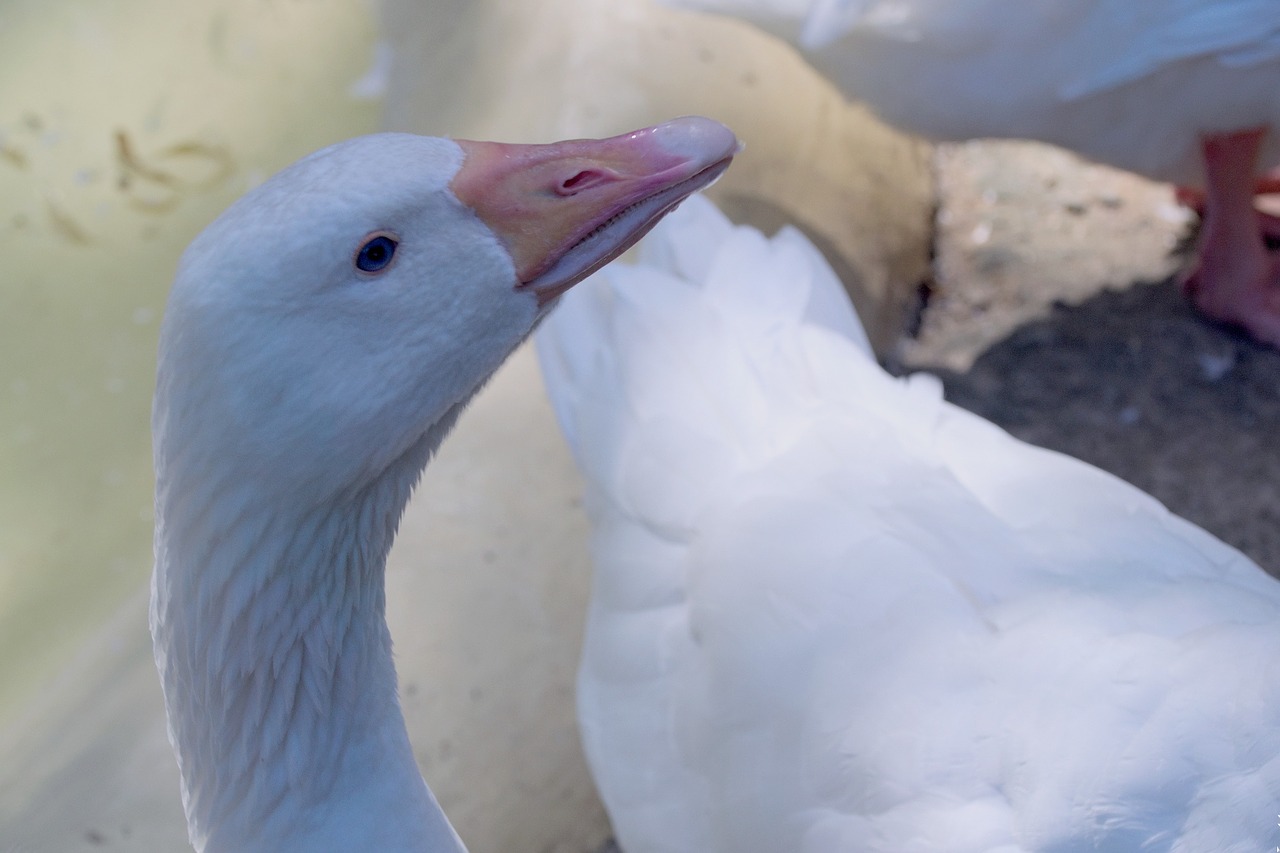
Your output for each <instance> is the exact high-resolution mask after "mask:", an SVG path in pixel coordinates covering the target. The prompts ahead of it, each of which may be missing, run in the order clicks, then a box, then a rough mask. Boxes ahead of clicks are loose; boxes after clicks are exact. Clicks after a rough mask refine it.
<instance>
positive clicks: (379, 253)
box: [356, 234, 397, 272]
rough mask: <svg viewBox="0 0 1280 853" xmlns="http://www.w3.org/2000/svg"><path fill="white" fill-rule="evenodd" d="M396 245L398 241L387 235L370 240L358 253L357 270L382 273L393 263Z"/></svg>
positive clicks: (379, 235)
mask: <svg viewBox="0 0 1280 853" xmlns="http://www.w3.org/2000/svg"><path fill="white" fill-rule="evenodd" d="M396 245H397V243H396V241H395V240H394V239H392V238H391V237H388V236H387V235H386V234H378V235H377V236H374V237H371V238H369V239H368V240H366V241H365V244H364V245H363V246H361V247H360V251H359V252H357V253H356V268H357V269H359V270H361V271H363V272H381V271H382V270H384V269H386V267H387V264H389V263H391V258H392V256H394V255H395V253H396Z"/></svg>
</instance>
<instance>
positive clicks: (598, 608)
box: [537, 198, 1280, 853]
mask: <svg viewBox="0 0 1280 853" xmlns="http://www.w3.org/2000/svg"><path fill="white" fill-rule="evenodd" d="M641 247H642V257H641V261H640V263H639V264H638V265H636V266H625V265H615V266H613V267H611V268H610V269H609V270H607V271H605V272H604V273H602V274H600V275H598V276H596V277H595V278H594V279H592V280H591V281H588V282H586V283H585V284H583V285H582V286H581V287H580V289H579V290H578V291H576V292H575V293H572V294H570V295H569V296H568V297H566V299H565V300H564V304H563V305H562V306H561V307H560V309H559V310H558V311H557V313H556V314H554V315H553V316H551V317H550V318H549V319H548V321H547V322H546V323H545V324H544V325H543V327H542V329H541V330H540V331H539V333H538V337H537V340H538V347H539V355H540V357H541V361H542V364H543V368H544V372H545V375H546V380H547V385H548V390H549V392H550V394H551V398H552V400H553V403H554V406H555V409H556V413H557V415H558V417H559V419H560V423H561V425H562V427H563V430H564V433H565V435H566V437H567V439H568V442H569V445H570V447H571V448H572V450H573V454H574V458H575V459H576V461H577V464H578V466H579V468H580V469H581V470H582V472H583V474H584V476H585V478H586V481H587V510H588V513H589V515H590V517H591V521H592V539H591V551H592V556H593V559H594V562H595V571H596V575H595V583H594V588H593V592H592V600H591V606H590V613H589V616H588V623H587V633H586V648H585V651H584V653H583V660H582V667H581V671H580V675H579V711H580V717H581V725H582V730H583V738H584V743H585V746H586V752H587V755H588V758H589V760H590V763H591V767H592V769H593V771H594V773H595V775H596V778H597V781H598V782H599V785H600V789H601V791H602V792H603V795H604V800H605V803H606V805H607V806H608V809H609V813H610V815H611V817H612V819H613V821H614V826H615V828H616V830H617V834H618V838H619V841H620V842H621V845H622V848H623V849H624V850H626V851H627V853H657V851H662V853H778V851H796V853H853V852H854V851H857V853H873V852H874V851H883V853H996V851H999V853H1031V851H1037V853H1068V852H1069V851H1072V852H1073V853H1074V851H1079V853H1084V851H1101V850H1105V851H1117V853H1118V851H1126V853H1130V852H1131V851H1136V850H1143V851H1168V853H1173V851H1178V853H1193V852H1194V853H1204V851H1210V850H1212V851H1215V853H1227V852H1228V851H1231V853H1245V852H1246V851H1248V853H1257V851H1261V850H1269V849H1273V848H1274V847H1275V846H1276V845H1277V844H1278V843H1280V828H1277V825H1276V823H1277V815H1280V583H1277V582H1276V581H1274V580H1273V579H1272V578H1270V577H1268V576H1267V575H1266V574H1265V573H1264V572H1263V571H1262V570H1261V569H1259V568H1258V567H1257V566H1256V565H1254V564H1253V563H1251V562H1250V561H1249V560H1248V559H1246V558H1245V557H1244V556H1242V555H1241V554H1240V553H1239V552H1237V551H1236V550H1234V549H1232V548H1230V547H1228V546H1227V545H1225V544H1223V543H1222V542H1220V541H1219V540H1217V539H1215V538H1214V537H1213V536H1211V535H1209V534H1208V533H1205V532H1204V531H1203V530H1200V529H1199V528H1197V527H1195V526H1193V525H1191V524H1189V523H1188V522H1186V521H1183V520H1182V519H1179V518H1177V517H1176V516H1173V515H1171V514H1170V513H1169V512H1168V511H1166V510H1165V509H1164V508H1163V507H1162V506H1161V505H1160V504H1158V503H1157V502H1156V501H1155V500H1154V499H1152V498H1151V497H1150V496H1148V495H1146V494H1144V493H1142V492H1140V491H1139V490H1137V489H1135V488H1133V487H1131V486H1129V485H1127V484H1126V483H1124V482H1122V481H1120V480H1118V479H1116V478H1114V477H1112V476H1110V475H1108V474H1106V473H1104V472H1102V471H1099V470H1097V469H1095V468H1093V467H1091V466H1089V465H1086V464H1084V463H1081V462H1079V461H1077V460H1075V459H1071V458H1069V457H1065V456H1062V455H1059V454H1056V453H1052V452H1049V451H1045V450H1041V449H1038V448H1035V447H1032V446H1030V445H1027V444H1024V443H1022V442H1020V441H1017V440H1015V439H1013V438H1012V437H1010V436H1009V435H1008V434H1006V433H1005V432H1003V431H1001V430H1000V429H998V428H997V427H995V426H993V425H992V424H990V423H988V422H986V421H983V420H982V419H980V418H978V417H976V416H974V415H972V414H970V413H968V412H965V411H963V410H960V409H958V408H956V407H954V406H952V405H950V404H948V403H946V402H945V401H944V400H943V399H942V396H941V393H940V387H939V384H938V383H937V382H936V381H935V380H934V379H933V378H932V377H928V376H916V377H913V378H911V379H908V380H900V379H895V378H893V377H891V376H889V375H887V374H886V373H885V372H884V371H883V370H882V369H881V368H880V367H879V366H878V365H877V364H876V363H875V361H874V359H873V357H872V355H871V352H870V349H869V347H868V346H867V343H866V339H865V337H864V336H863V334H862V331H861V328H860V327H859V325H858V320H857V318H856V316H855V315H854V314H853V311H852V309H851V307H850V306H849V304H848V301H847V300H846V298H845V296H844V293H843V291H842V289H841V288H840V285H839V282H838V281H837V280H836V279H835V276H834V274H833V273H832V272H831V270H830V268H828V267H827V266H826V264H825V262H824V261H823V259H822V258H821V256H820V255H819V254H818V253H817V251H816V250H815V249H814V248H813V247H812V246H811V245H810V244H808V243H807V242H806V241H805V240H804V238H803V237H802V236H801V235H800V234H799V233H798V232H796V231H794V230H789V229H784V230H783V231H782V232H781V233H780V234H779V235H778V236H777V237H775V238H774V239H772V240H767V239H765V238H764V237H763V236H761V235H760V234H759V233H758V232H755V231H753V230H750V229H747V228H735V227H733V226H732V225H730V224H729V223H728V222H727V221H726V220H725V219H724V218H723V217H722V216H721V215H720V214H719V212H718V211H716V210H715V209H714V207H713V206H712V205H711V204H710V203H709V202H707V201H705V200H703V199H700V198H694V199H691V200H690V201H689V202H688V203H686V205H685V207H683V208H682V209H681V210H680V211H677V212H676V213H675V214H674V215H673V216H672V217H671V218H670V219H669V220H668V221H667V222H666V223H664V224H663V225H662V226H660V228H659V230H658V231H655V232H654V234H653V235H651V236H650V238H649V239H648V240H647V241H645V242H644V243H642V244H641Z"/></svg>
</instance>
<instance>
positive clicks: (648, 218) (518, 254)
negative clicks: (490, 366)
mask: <svg viewBox="0 0 1280 853" xmlns="http://www.w3.org/2000/svg"><path fill="white" fill-rule="evenodd" d="M457 142H458V144H459V145H460V146H462V150H463V151H464V152H465V153H466V160H465V161H464V162H463V164H462V168H461V169H459V170H458V174H457V175H456V176H454V179H453V182H452V184H451V186H452V189H453V192H454V194H455V195H457V197H458V199H459V200H460V201H461V202H462V203H463V204H465V205H467V206H468V207H470V208H471V209H472V210H474V211H475V213H476V215H477V216H478V217H480V219H481V220H482V221H483V222H484V223H485V224H486V225H488V226H489V228H490V229H492V230H493V232H494V233H495V234H497V235H498V238H499V239H500V240H502V242H503V243H504V244H505V245H506V247H507V250H508V251H509V252H510V253H511V257H512V260H513V261H514V263H515V267H516V277H517V279H518V280H519V283H518V284H517V287H519V288H521V289H524V288H528V289H529V290H532V291H533V292H534V294H535V295H536V296H537V299H538V304H539V305H546V304H547V303H548V302H550V301H551V300H553V299H555V298H556V297H557V296H559V295H560V294H561V293H564V292H565V291H566V290H568V289H569V288H570V287H572V286H573V285H575V284H577V283H578V282H579V281H582V280H583V279H584V278H586V277H587V276H589V275H591V273H593V272H595V271H596V270H598V269H600V268H601V267H602V266H604V265H605V264H607V263H609V261H611V260H613V259H614V258H616V257H618V255H620V254H622V253H623V252H625V251H626V250H627V249H628V248H630V247H631V246H632V245H634V244H635V242H636V241H637V240H639V239H640V238H641V237H643V236H644V235H645V233H646V232H648V230H649V229H650V228H652V227H653V226H654V224H656V223H657V221H658V220H659V219H661V218H662V217H663V216H664V215H666V214H667V213H668V212H670V211H671V210H672V209H674V208H675V207H676V205H678V204H679V203H680V202H682V201H684V199H686V198H687V197H688V196H689V195H691V194H692V193H695V192H697V191H698V190H700V189H703V188H704V187H706V186H708V185H710V184H711V183H712V182H713V181H715V179H716V178H718V177H720V175H721V174H722V173H723V172H724V170H725V169H727V168H728V167H729V162H730V161H731V160H732V159H733V156H734V155H735V154H737V153H738V151H740V150H741V148H742V146H741V144H740V143H739V142H738V140H737V137H735V136H734V135H733V132H732V131H731V130H729V129H728V128H727V127H725V126H724V125H722V124H720V123H719V122H715V121H712V120H711V119H706V118H699V117H686V118H678V119H675V120H673V121H669V122H667V123H665V124H660V125H657V126H656V127H649V128H645V129H644V130H637V131H634V132H632V133H627V134H623V135H622V136H614V137H611V138H609V139H572V140H568V141H565V142H555V143H551V144H549V145H510V144H505V143H500V142H473V141H470V140H457Z"/></svg>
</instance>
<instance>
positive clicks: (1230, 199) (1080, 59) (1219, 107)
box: [664, 0, 1280, 346]
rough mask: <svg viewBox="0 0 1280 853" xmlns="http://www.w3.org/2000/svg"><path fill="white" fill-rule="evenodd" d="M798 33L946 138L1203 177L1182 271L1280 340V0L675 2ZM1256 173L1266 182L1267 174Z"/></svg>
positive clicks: (816, 56) (811, 52) (834, 66)
mask: <svg viewBox="0 0 1280 853" xmlns="http://www.w3.org/2000/svg"><path fill="white" fill-rule="evenodd" d="M664 2H667V3H670V4H672V5H678V6H686V7H690V8H696V9H704V10H708V11H716V12H726V13H731V14H737V15H742V16H744V17H747V18H750V19H753V20H755V21H756V22H758V23H760V24H761V25H762V26H764V27H766V28H768V29H771V30H773V31H774V32H775V33H778V34H779V35H782V36H783V37H784V38H788V39H790V40H791V41H793V42H794V43H796V44H798V45H799V46H800V47H801V48H802V49H803V50H804V51H805V53H806V54H807V55H808V56H809V57H810V59H812V60H813V61H814V63H815V64H816V65H817V66H818V67H819V68H820V69H822V70H823V71H824V72H825V73H827V74H828V76H830V77H831V79H832V80H833V81H835V82H836V83H837V84H838V85H839V86H840V87H842V88H843V89H844V91H845V92H846V93H847V94H849V95H851V96H853V97H856V98H859V99H861V100H863V101H866V102H867V104H869V105H870V106H871V107H872V109H874V110H875V111H876V112H877V113H879V114H880V115H881V116H882V117H883V118H884V119H885V120H886V121H888V122H890V123H892V124H896V125H898V126H900V127H902V128H904V129H906V130H910V131H912V132H915V133H918V134H921V135H924V136H928V137H932V138H934V139H948V140H956V139H970V138H977V137H1012V138H1026V139H1038V140H1041V141H1044V142H1050V143H1053V144H1055V145H1060V146H1063V147H1065V148H1070V149H1072V150H1073V151H1077V152H1079V153H1080V154H1082V155H1084V156H1085V157H1088V158H1091V159H1093V160H1097V161H1100V162H1103V163H1108V164H1111V165H1113V166H1118V167H1121V168H1124V169H1129V170H1131V171H1134V172H1138V173H1140V174H1143V175H1147V176H1149V177H1152V178H1155V179H1157V180H1163V181H1173V182H1175V183H1179V184H1182V185H1186V186H1191V185H1195V186H1203V187H1204V188H1205V194H1204V196H1203V197H1202V201H1203V205H1204V215H1205V218H1204V224H1203V228H1202V232H1201V240H1200V245H1199V247H1198V261H1197V263H1196V265H1195V267H1194V268H1193V269H1192V270H1191V271H1190V272H1189V273H1188V274H1187V275H1186V276H1185V278H1184V285H1185V288H1186V289H1187V290H1188V292H1189V293H1190V295H1191V297H1192V299H1193V300H1194V302H1195V304H1196V305H1197V306H1198V307H1199V308H1200V309H1201V310H1202V311H1203V312H1205V313H1206V314H1208V315H1209V316H1212V317H1215V318H1218V319H1220V320H1223V321H1226V322H1229V323H1232V324H1235V325H1239V326H1241V327H1243V328H1245V329H1246V330H1247V331H1248V332H1249V333H1250V334H1252V335H1254V336H1255V337H1256V338H1258V339H1260V340H1262V341H1265V342H1267V343H1269V344H1272V345H1273V346H1280V257H1278V256H1276V255H1275V254H1271V253H1268V252H1267V250H1266V246H1265V243H1264V235H1269V236H1272V237H1276V238H1280V220H1278V219H1276V218H1274V217H1269V216H1265V215H1263V214H1261V213H1258V212H1257V211H1255V210H1254V206H1253V196H1254V192H1255V190H1258V191H1262V190H1266V191H1269V192H1280V175H1277V174H1272V175H1270V176H1267V177H1266V178H1264V179H1262V180H1260V181H1258V176H1259V175H1260V174H1261V173H1262V172H1263V171H1264V170H1265V169H1267V168H1270V167H1274V166H1276V165H1277V164H1280V94H1278V93H1280V3H1276V2H1273V0H1144V2H1133V0H1037V2H1030V3H1029V2H1024V0H664ZM1255 181H1257V183H1255Z"/></svg>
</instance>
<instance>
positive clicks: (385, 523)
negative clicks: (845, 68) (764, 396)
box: [151, 118, 738, 851]
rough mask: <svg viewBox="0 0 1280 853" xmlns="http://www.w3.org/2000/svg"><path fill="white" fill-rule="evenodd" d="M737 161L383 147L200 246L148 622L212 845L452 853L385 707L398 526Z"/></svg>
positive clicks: (206, 237) (351, 148)
mask: <svg viewBox="0 0 1280 853" xmlns="http://www.w3.org/2000/svg"><path fill="white" fill-rule="evenodd" d="M737 148H738V143H737V141H736V139H735V138H734V136H733V134H732V133H730V132H729V131H728V130H727V129H726V128H724V127H723V126H721V125H719V124H717V123H715V122H711V121H709V120H707V119H698V118H685V119H677V120H675V121H672V122H668V123H667V124H664V125H659V126H657V127H653V128H648V129H645V130H641V131H636V132H634V133H630V134H625V135H623V136H619V137H614V138H611V139H604V140H572V141H568V142H561V143H554V144H550V145H505V144H499V143H489V142H471V141H453V140H447V139H436V138H426V137H420V136H413V135H408V134H379V135H374V136H368V137H363V138H359V139H354V140H351V141H348V142H344V143H341V144H338V145H335V146H333V147H330V148H327V149H325V150H322V151H319V152H317V153H315V154H313V155H311V156H309V157H307V158H305V159H304V160H302V161H300V162H298V163H296V164H295V165H293V166H291V167H289V168H287V169H285V170H284V171H282V172H280V173H279V174H277V175H276V176H274V177H273V178H271V179H269V180H268V181H266V182H265V183H263V184H262V185H261V186H259V187H257V188H256V189H254V190H253V191H251V192H250V193H249V194H247V195H246V196H245V197H244V198H242V199H241V200H240V201H239V202H237V203H236V204H234V205H233V206H232V207H231V208H229V209H228V210H227V211H226V212H225V213H224V214H223V215H222V216H221V217H220V218H218V219H217V220H216V221H215V222H214V223H213V224H212V225H210V226H209V227H208V228H207V229H206V230H205V231H204V232H203V233H202V234H201V235H200V236H199V237H198V238H197V239H196V240H195V241H194V242H193V243H192V244H191V246H190V247H189V248H188V250H187V251H186V253H185V254H184V256H183V259H182V261H181V263H180V265H179V271H178V274H177V278H176V280H175V282H174V285H173V289H172V292H171V294H170V298H169V303H168V307H167V309H166V314H165V319H164V323H163V325H162V329H161V337H160V347H159V366H158V378H157V386H156V397H155V402H154V408H153V421H152V427H153V435H154V454H155V469H156V515H157V520H156V540H155V548H156V569H155V574H154V578H153V585H152V609H151V626H152V634H153V638H154V644H155V654H156V661H157V665H158V667H159V669H160V674H161V680H162V683H163V687H164V692H165V703H166V709H167V711H168V718H169V730H170V739H171V741H172V742H173V745H174V748H175V751H176V753H177V756H178V763H179V766H180V769H181V771H182V788H183V800H184V806H185V808H186V811H187V818H188V825H189V829H190V833H191V837H192V840H193V842H194V843H195V845H196V847H197V848H198V849H203V850H209V851H213V850H238V851H250V850H284V849H307V850H316V849H330V848H331V847H332V848H333V849H379V850H399V849H405V850H409V849H413V850H418V849H424V850H445V849H457V848H455V847H454V846H452V845H453V842H451V841H450V839H451V838H452V834H451V830H449V829H448V823H447V821H445V820H444V818H443V816H442V815H441V814H440V813H439V810H438V808H437V807H436V806H435V804H434V801H433V800H431V798H430V794H429V792H427V791H426V787H425V785H424V784H423V783H422V780H421V777H420V776H419V775H418V773H417V769H416V767H415V765H414V763H413V756H412V751H411V750H410V748H409V745H408V739H407V734H406V733H405V730H404V723H403V718H402V716H401V714H400V710H399V705H398V701H397V699H396V695H395V673H394V667H393V666H392V663H391V656H390V642H389V638H388V636H387V631H386V624H385V619H384V617H383V611H384V608H383V601H384V599H383V582H382V572H383V566H384V561H385V557H386V553H387V551H388V549H389V548H390V544H391V539H392V538H393V536H394V534H395V528H396V525H397V523H398V520H399V516H400V513H401V510H402V509H403V506H404V504H405V502H406V501H407V499H408V496H409V492H410V491H411V489H412V487H413V484H414V483H415V482H416V480H417V478H418V476H419V474H420V472H421V470H422V468H423V466H424V465H425V464H426V461H427V459H428V458H429V456H430V454H431V453H432V451H433V450H434V449H435V447H436V446H438V444H439V442H440V441H441V440H442V439H443V437H444V434H445V433H446V432H447V431H448V429H449V428H450V427H451V426H452V424H453V421H454V419H455V418H456V416H457V414H458V412H459V411H460V409H461V408H462V406H464V405H465V403H466V401H467V400H468V399H469V398H470V397H471V396H472V395H473V394H474V393H475V391H476V390H477V389H478V388H479V387H480V386H481V385H482V384H483V383H484V382H485V380H486V379H487V378H488V377H489V376H490V375H491V374H492V373H493V371H494V370H496V369H497V367H498V366H499V365H500V364H501V363H502V361H503V360H504V359H505V358H506V357H507V355H508V354H510V352H511V351H512V350H513V349H514V348H515V347H516V346H517V345H519V343H520V342H521V341H522V340H523V339H524V338H525V337H526V336H528V334H529V333H530V331H532V329H533V327H534V326H535V324H536V323H537V322H538V320H539V319H540V318H541V317H542V316H543V315H544V314H545V313H546V312H547V311H548V310H550V308H551V306H552V305H553V304H554V302H555V300H556V298H557V297H558V296H559V294H561V293H563V292H564V291H565V290H566V289H568V288H569V287H570V286H572V285H573V284H574V283H575V282H577V281H580V280H581V279H583V278H585V277H586V276H587V275H589V274H590V273H591V272H593V271H594V270H595V269H597V268H599V267H600V266H602V265H603V264H605V263H607V262H608V261H609V260H611V259H612V258H614V257H616V256H617V255H618V254H620V253H621V252H622V251H624V250H625V249H626V248H627V247H628V246H630V245H631V244H632V243H634V242H635V241H636V240H637V239H639V237H640V236H641V235H642V234H643V233H644V232H645V231H646V230H647V229H648V228H649V227H650V226H651V225H652V224H653V223H654V222H656V221H657V219H659V218H660V217H661V216H662V215H663V214H664V213H666V212H667V211H668V210H670V209H671V208H673V207H674V206H675V205H676V204H678V203H679V202H680V201H681V200H682V199H683V198H685V197H686V196H687V195H689V194H690V193H691V192H693V191H695V190H697V189H699V188H701V187H703V186H705V185H707V184H708V183H710V182H711V181H712V180H714V179H715V178H716V177H718V176H719V174H720V173H721V172H722V171H723V170H724V169H725V168H726V167H727V165H728V163H729V161H730V159H731V158H732V157H733V155H734V154H735V153H736V150H737ZM423 839H435V840H434V841H424V840H423Z"/></svg>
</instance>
